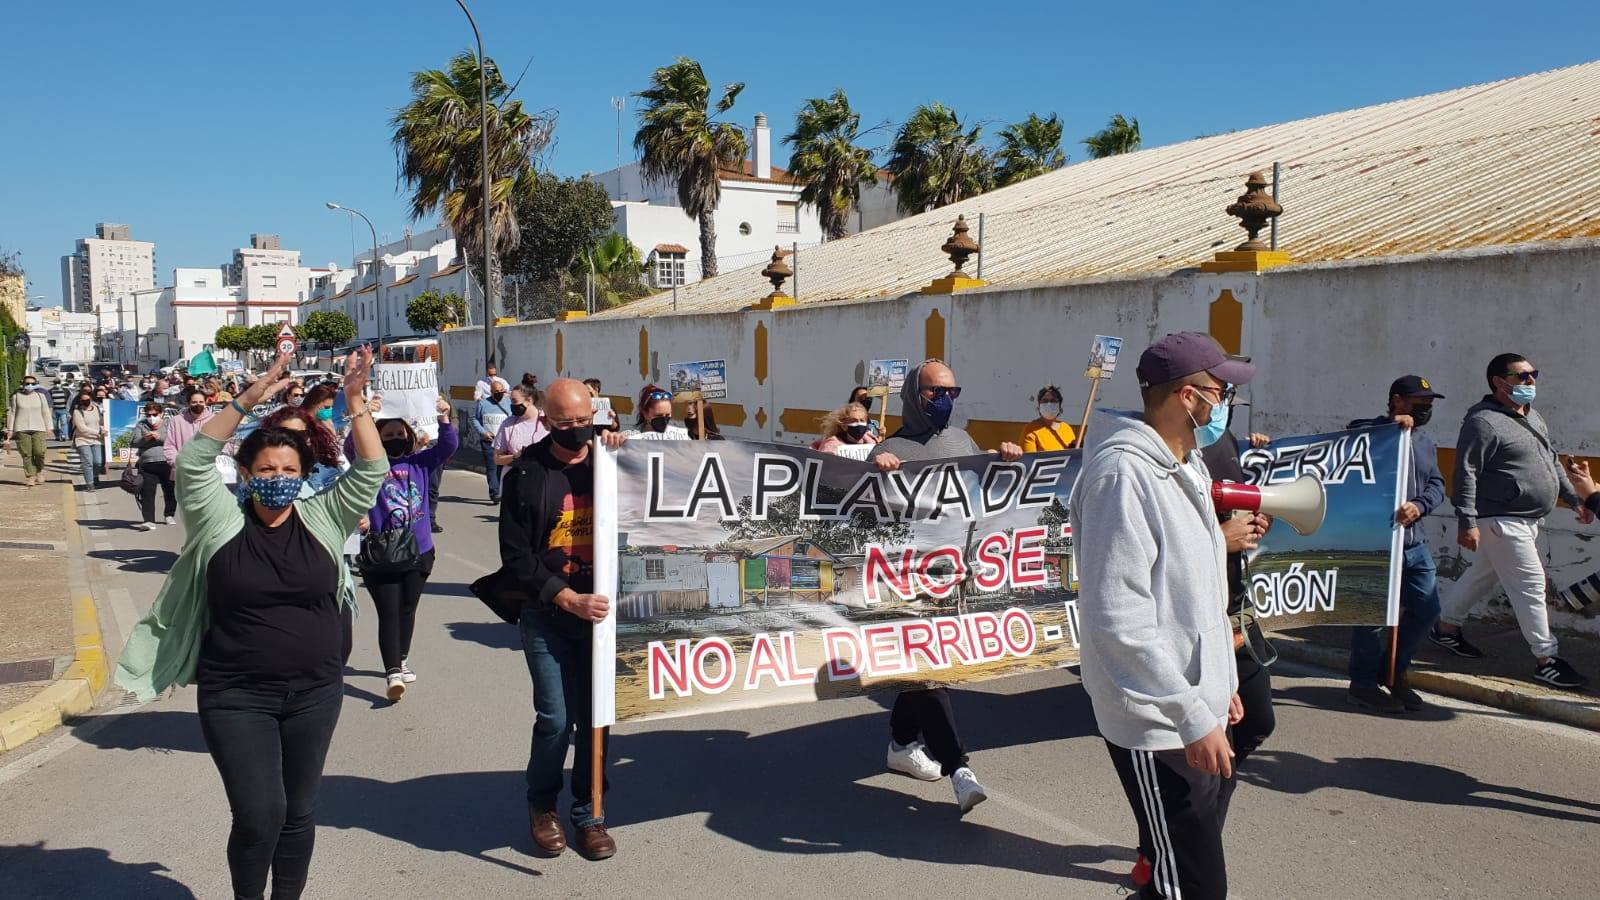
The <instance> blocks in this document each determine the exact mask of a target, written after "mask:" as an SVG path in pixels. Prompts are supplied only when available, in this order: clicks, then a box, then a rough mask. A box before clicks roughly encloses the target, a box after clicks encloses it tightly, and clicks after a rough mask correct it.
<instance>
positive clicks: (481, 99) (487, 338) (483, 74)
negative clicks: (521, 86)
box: [456, 0, 495, 367]
mask: <svg viewBox="0 0 1600 900" xmlns="http://www.w3.org/2000/svg"><path fill="white" fill-rule="evenodd" d="M456 5H457V6H459V7H461V11H462V12H464V13H466V14H467V24H468V25H471V26H472V37H473V39H474V40H476V41H477V42H478V114H479V119H478V134H479V135H480V136H481V137H482V144H481V146H480V148H479V151H478V154H479V155H478V164H479V167H480V168H481V169H482V170H483V211H482V218H483V248H482V253H483V364H484V366H485V367H487V366H489V365H490V364H492V363H493V362H494V291H495V285H494V284H492V283H491V282H490V280H489V254H490V253H492V252H493V249H492V248H491V246H490V244H489V214H490V210H491V209H492V208H493V207H492V204H491V197H492V192H491V189H490V185H489V72H488V68H487V65H486V59H485V57H484V55H483V35H482V34H481V33H479V31H478V22H477V20H476V19H474V18H472V10H470V9H467V4H466V3H465V2H464V0H456Z"/></svg>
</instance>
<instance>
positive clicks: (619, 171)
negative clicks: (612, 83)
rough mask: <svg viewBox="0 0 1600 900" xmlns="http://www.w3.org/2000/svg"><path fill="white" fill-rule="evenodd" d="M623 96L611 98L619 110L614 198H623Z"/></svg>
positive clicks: (613, 107) (612, 105)
mask: <svg viewBox="0 0 1600 900" xmlns="http://www.w3.org/2000/svg"><path fill="white" fill-rule="evenodd" d="M625 103H626V101H624V100H623V99H622V98H621V97H612V98H611V108H612V109H614V110H616V111H617V166H616V169H617V193H616V196H615V197H613V198H612V199H615V200H621V199H622V107H623V106H624V105H625Z"/></svg>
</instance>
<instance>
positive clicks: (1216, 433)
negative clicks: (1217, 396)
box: [1189, 397, 1228, 448]
mask: <svg viewBox="0 0 1600 900" xmlns="http://www.w3.org/2000/svg"><path fill="white" fill-rule="evenodd" d="M1206 399H1207V400H1209V399H1211V398H1210V397H1207V398H1206ZM1189 422H1190V423H1191V424H1193V423H1194V416H1192V415H1191V416H1190V417H1189ZM1227 433H1228V404H1226V403H1215V404H1212V406H1211V417H1210V418H1209V419H1207V420H1206V423H1205V424H1204V425H1195V426H1194V443H1195V446H1196V447H1201V448H1205V447H1209V446H1211V445H1212V444H1215V443H1216V442H1217V441H1220V440H1222V436H1223V435H1225V434H1227Z"/></svg>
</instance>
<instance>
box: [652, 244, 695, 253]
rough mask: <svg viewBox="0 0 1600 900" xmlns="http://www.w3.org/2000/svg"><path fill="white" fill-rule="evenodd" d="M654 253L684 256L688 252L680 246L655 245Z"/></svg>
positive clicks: (686, 248) (687, 249)
mask: <svg viewBox="0 0 1600 900" xmlns="http://www.w3.org/2000/svg"><path fill="white" fill-rule="evenodd" d="M656 252H657V253H678V254H684V253H688V252H689V248H688V247H685V246H684V245H682V244H657V245H656Z"/></svg>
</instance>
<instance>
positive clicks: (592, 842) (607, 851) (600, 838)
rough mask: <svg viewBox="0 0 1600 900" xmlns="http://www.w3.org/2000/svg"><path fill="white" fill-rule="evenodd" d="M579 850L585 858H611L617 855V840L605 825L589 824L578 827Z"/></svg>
mask: <svg viewBox="0 0 1600 900" xmlns="http://www.w3.org/2000/svg"><path fill="white" fill-rule="evenodd" d="M578 852H579V853H580V854H582V855H583V858H584V859H610V858H611V857H613V856H616V855H617V841H616V839H615V838H613V837H612V836H611V835H610V834H607V833H606V827H605V826H604V825H587V826H585V827H583V828H579V829H578Z"/></svg>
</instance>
